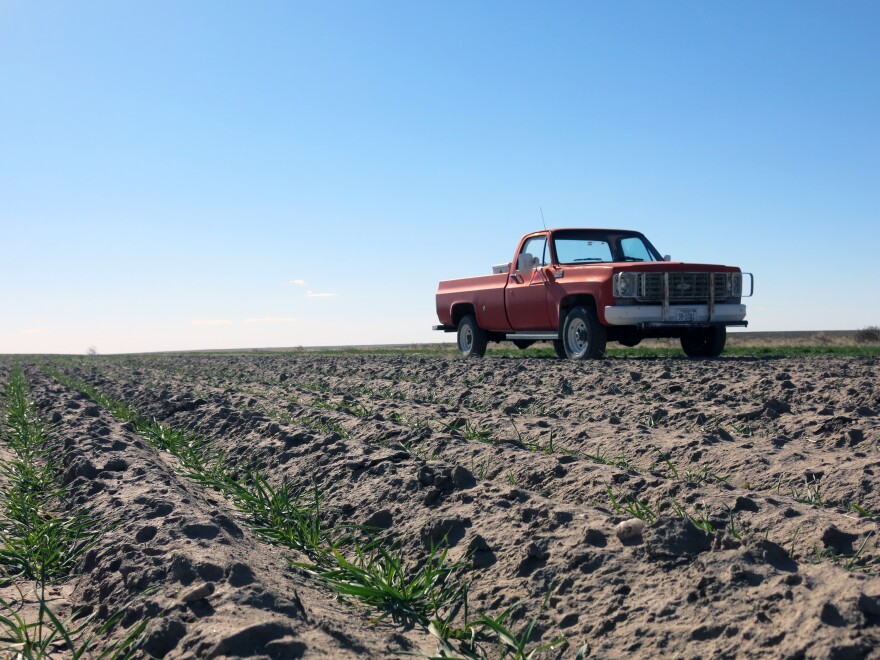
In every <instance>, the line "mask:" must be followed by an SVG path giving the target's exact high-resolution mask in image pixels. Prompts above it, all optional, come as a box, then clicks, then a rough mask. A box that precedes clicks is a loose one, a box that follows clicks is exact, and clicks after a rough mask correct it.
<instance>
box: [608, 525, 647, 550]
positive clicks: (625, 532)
mask: <svg viewBox="0 0 880 660" xmlns="http://www.w3.org/2000/svg"><path fill="white" fill-rule="evenodd" d="M644 529H645V521H644V520H640V519H638V518H630V519H629V520H624V521H623V522H622V523H620V524H618V525H617V526H616V527H615V528H614V533H615V534H617V538H619V539H620V542H621V543H623V544H624V545H636V544H638V543H641V542H642V531H643V530H644Z"/></svg>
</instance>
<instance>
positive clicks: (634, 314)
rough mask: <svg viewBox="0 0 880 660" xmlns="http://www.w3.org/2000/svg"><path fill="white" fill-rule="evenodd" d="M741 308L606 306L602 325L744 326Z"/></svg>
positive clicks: (730, 306) (723, 306)
mask: <svg viewBox="0 0 880 660" xmlns="http://www.w3.org/2000/svg"><path fill="white" fill-rule="evenodd" d="M745 317H746V306H745V305H712V311H711V313H710V311H709V305H700V304H696V305H609V306H607V307H606V308H605V322H606V323H608V324H609V325H646V324H650V325H655V324H660V325H666V324H669V325H670V326H675V325H688V324H714V325H745V322H744V321H743V319H744V318H745Z"/></svg>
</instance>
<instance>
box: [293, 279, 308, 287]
mask: <svg viewBox="0 0 880 660" xmlns="http://www.w3.org/2000/svg"><path fill="white" fill-rule="evenodd" d="M290 283H291V284H296V285H297V286H305V283H306V281H305V280H290Z"/></svg>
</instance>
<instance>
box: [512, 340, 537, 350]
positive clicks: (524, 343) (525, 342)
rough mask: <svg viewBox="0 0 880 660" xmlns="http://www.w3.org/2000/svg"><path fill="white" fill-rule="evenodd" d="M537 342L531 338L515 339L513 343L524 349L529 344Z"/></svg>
mask: <svg viewBox="0 0 880 660" xmlns="http://www.w3.org/2000/svg"><path fill="white" fill-rule="evenodd" d="M534 343H535V342H534V341H532V340H530V339H514V340H513V345H514V346H516V347H517V348H518V349H519V350H521V351H524V350H526V349H527V348H528V347H529V346H531V345H532V344H534Z"/></svg>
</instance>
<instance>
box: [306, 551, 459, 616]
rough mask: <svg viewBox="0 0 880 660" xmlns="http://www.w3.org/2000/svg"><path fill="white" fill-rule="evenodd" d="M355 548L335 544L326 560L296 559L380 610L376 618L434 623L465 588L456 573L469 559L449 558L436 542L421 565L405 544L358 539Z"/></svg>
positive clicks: (340, 590)
mask: <svg viewBox="0 0 880 660" xmlns="http://www.w3.org/2000/svg"><path fill="white" fill-rule="evenodd" d="M352 552H353V555H354V556H353V558H352V559H348V558H346V557H345V556H344V555H343V553H342V552H341V551H340V550H339V549H338V548H333V549H332V550H331V552H330V554H329V555H328V556H327V560H328V563H326V564H315V563H301V562H295V563H294V565H295V566H299V567H300V568H303V569H305V570H307V571H309V572H310V573H312V574H313V575H315V576H316V577H317V578H318V579H320V580H322V581H324V582H326V583H327V584H328V585H330V587H331V588H332V589H333V590H334V591H336V592H337V593H338V594H340V595H341V596H343V597H348V598H354V599H357V600H358V601H360V602H361V603H364V604H367V605H369V606H371V607H373V608H375V609H377V610H379V611H380V612H381V614H380V615H379V616H378V617H377V618H376V619H374V621H381V620H383V619H385V618H386V617H389V616H390V617H391V619H392V620H393V621H395V622H398V623H420V624H423V625H428V623H429V622H430V621H431V619H432V618H435V617H436V616H437V613H438V611H439V610H441V609H444V608H446V607H448V606H449V605H450V604H451V603H453V602H454V601H456V600H457V599H458V598H459V597H460V596H461V594H462V589H463V586H462V585H461V584H460V583H458V582H456V581H454V580H450V576H451V574H452V573H453V571H455V570H458V569H460V568H462V567H463V565H462V564H459V563H454V564H450V563H447V561H446V554H447V549H446V548H445V547H444V548H443V549H439V548H437V547H432V548H431V550H430V553H429V554H428V557H427V558H426V559H425V560H424V562H422V563H421V565H420V566H411V565H407V563H406V562H405V561H404V559H403V552H402V551H401V550H399V549H398V550H388V549H386V548H384V547H382V546H376V545H368V546H366V547H363V546H361V545H359V544H357V543H355V544H354V547H353V548H352Z"/></svg>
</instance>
